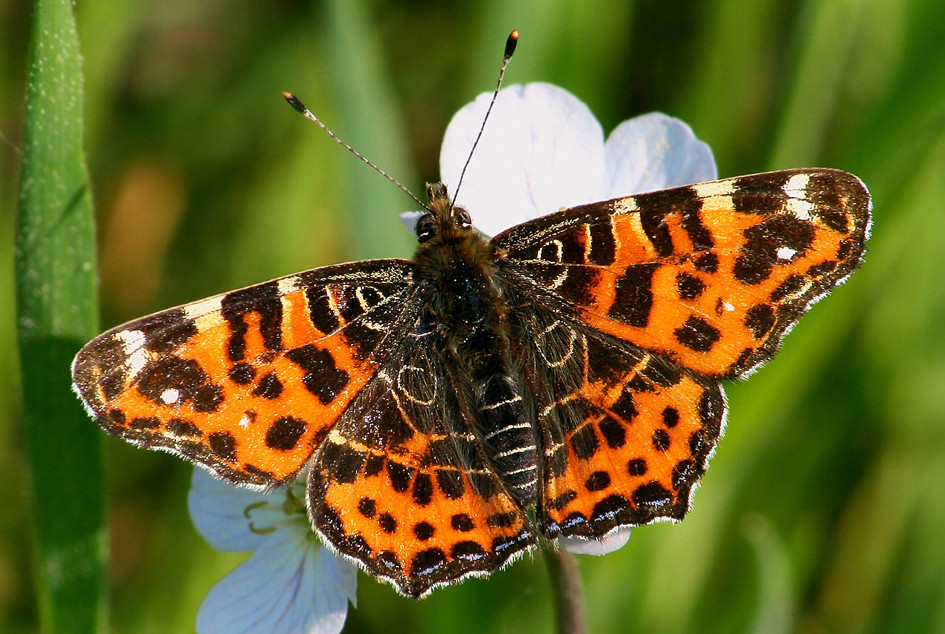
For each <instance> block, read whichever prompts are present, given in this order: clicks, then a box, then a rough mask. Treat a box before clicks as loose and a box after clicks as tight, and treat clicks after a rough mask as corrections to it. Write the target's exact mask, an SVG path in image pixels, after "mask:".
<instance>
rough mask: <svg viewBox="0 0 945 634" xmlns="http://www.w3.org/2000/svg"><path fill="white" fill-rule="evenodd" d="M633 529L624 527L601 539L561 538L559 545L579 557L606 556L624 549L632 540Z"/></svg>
mask: <svg viewBox="0 0 945 634" xmlns="http://www.w3.org/2000/svg"><path fill="white" fill-rule="evenodd" d="M632 531H633V529H632V528H631V527H629V526H622V527H621V528H618V529H617V530H615V531H613V532H611V533H608V534H607V535H605V536H604V537H603V538H601V539H580V538H578V537H560V538H558V545H559V546H560V547H561V548H564V549H565V550H567V551H569V552H572V553H575V554H578V555H606V554H607V553H612V552H614V551H615V550H617V549H619V548H623V547H624V545H626V543H627V541H629V539H630V533H631V532H632Z"/></svg>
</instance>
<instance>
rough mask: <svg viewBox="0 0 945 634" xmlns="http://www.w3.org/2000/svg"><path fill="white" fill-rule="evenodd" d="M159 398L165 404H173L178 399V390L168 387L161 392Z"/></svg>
mask: <svg viewBox="0 0 945 634" xmlns="http://www.w3.org/2000/svg"><path fill="white" fill-rule="evenodd" d="M161 400H162V401H164V403H165V404H166V405H174V404H176V403H178V402H179V401H180V390H178V389H175V388H169V389H166V390H164V391H163V392H161Z"/></svg>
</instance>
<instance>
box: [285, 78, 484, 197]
mask: <svg viewBox="0 0 945 634" xmlns="http://www.w3.org/2000/svg"><path fill="white" fill-rule="evenodd" d="M282 96H283V97H284V98H285V100H286V101H288V102H289V105H290V106H292V107H293V108H295V110H296V111H297V112H298V113H299V114H301V115H302V116H303V117H305V118H306V119H308V120H309V121H314V122H315V124H316V125H317V126H318V127H319V128H321V129H322V130H324V131H325V133H326V134H328V136H330V137H331V138H332V139H334V140H335V141H336V142H337V143H338V144H339V145H341V146H342V147H344V149H346V150H348V151H349V152H351V153H352V154H354V155H355V156H357V157H358V158H359V159H361V160H362V161H364V162H365V163H367V164H368V166H370V167H371V169H373V170H374V171H375V172H377V173H378V174H380V175H381V176H383V177H384V178H386V179H387V180H389V181H390V182H392V183H393V184H394V185H397V187H399V188H400V189H401V190H402V191H403V192H404V193H405V194H407V195H408V196H410V197H411V198H413V199H414V200H415V201H416V203H417V204H418V205H420V206H421V207H423V208H424V209H426V210H427V211H430V208H429V207H428V206H427V204H426V203H424V202H423V201H422V200H420V199H419V198H417V197H416V196H415V195H414V193H413V192H412V191H410V190H409V189H407V188H406V187H404V186H403V185H402V184H401V183H400V181H398V180H397V179H396V178H394V177H393V176H391V175H390V174H388V173H387V172H385V171H384V170H382V169H381V168H379V167H378V166H377V165H375V164H374V163H372V162H371V160H370V159H368V157H366V156H364V155H363V154H361V153H360V152H358V151H357V150H356V149H354V148H353V147H351V146H350V145H348V144H347V143H345V142H344V141H342V140H341V139H339V138H338V135H337V134H335V133H334V132H332V131H331V129H330V128H329V127H328V126H326V125H325V124H324V123H322V122H321V119H319V118H318V117H316V116H315V115H314V114H313V113H312V111H311V110H309V109H308V108H306V107H305V104H304V103H302V102H301V101H300V100H299V98H298V97H296V96H295V95H293V94H292V93H291V92H284V93H282ZM480 134H481V133H480ZM473 147H475V146H473Z"/></svg>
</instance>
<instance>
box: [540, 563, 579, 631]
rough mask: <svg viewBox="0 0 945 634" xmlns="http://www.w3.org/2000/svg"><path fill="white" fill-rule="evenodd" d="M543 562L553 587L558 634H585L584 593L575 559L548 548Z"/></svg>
mask: <svg viewBox="0 0 945 634" xmlns="http://www.w3.org/2000/svg"><path fill="white" fill-rule="evenodd" d="M545 561H546V562H547V563H548V574H550V575H551V583H552V586H554V593H555V599H556V601H555V605H556V607H557V616H558V632H559V634H585V632H586V629H585V626H584V593H583V590H582V588H581V572H580V571H579V570H578V563H577V557H575V556H574V555H573V554H572V553H569V552H568V551H566V550H562V549H560V548H548V549H546V550H545Z"/></svg>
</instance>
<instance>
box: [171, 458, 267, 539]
mask: <svg viewBox="0 0 945 634" xmlns="http://www.w3.org/2000/svg"><path fill="white" fill-rule="evenodd" d="M283 500H285V493H284V492H282V491H277V492H274V493H262V492H259V491H252V490H250V489H244V488H242V487H238V486H235V485H232V484H229V483H227V482H224V481H222V480H218V479H216V478H214V477H213V476H212V475H210V474H209V473H207V472H206V471H204V470H203V469H200V468H194V473H193V476H191V480H190V493H189V494H188V496H187V508H188V510H189V511H190V517H191V519H192V520H193V521H194V525H195V526H196V527H197V530H198V531H200V534H201V535H203V537H204V539H206V540H207V541H208V542H209V543H210V545H211V546H213V547H214V548H216V549H217V550H222V551H225V552H243V551H247V550H255V549H256V548H258V547H259V545H260V544H261V543H262V541H263V540H264V539H265V537H266V535H265V534H262V533H259V532H254V531H252V530H250V522H252V523H253V525H254V526H257V527H266V526H271V525H273V524H275V523H276V522H280V521H284V519H285V515H284V514H283V513H282V506H281V505H282V502H283ZM247 509H251V510H250V511H249V512H250V514H251V515H250V517H247V515H246V513H247Z"/></svg>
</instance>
